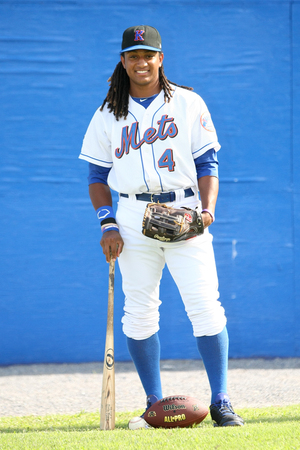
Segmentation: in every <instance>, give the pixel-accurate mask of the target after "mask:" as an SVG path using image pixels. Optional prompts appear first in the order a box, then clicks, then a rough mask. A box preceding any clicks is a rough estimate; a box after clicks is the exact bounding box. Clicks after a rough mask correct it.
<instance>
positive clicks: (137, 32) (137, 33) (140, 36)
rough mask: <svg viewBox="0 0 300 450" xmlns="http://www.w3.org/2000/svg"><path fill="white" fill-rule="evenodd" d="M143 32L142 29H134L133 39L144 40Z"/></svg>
mask: <svg viewBox="0 0 300 450" xmlns="http://www.w3.org/2000/svg"><path fill="white" fill-rule="evenodd" d="M144 33H145V31H144V30H135V32H134V41H135V42H136V41H144V40H145V39H144V38H143V34H144Z"/></svg>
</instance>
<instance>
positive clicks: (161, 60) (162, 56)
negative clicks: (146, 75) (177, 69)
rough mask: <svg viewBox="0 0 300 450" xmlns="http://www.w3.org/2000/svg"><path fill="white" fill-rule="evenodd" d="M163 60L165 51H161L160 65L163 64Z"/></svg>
mask: <svg viewBox="0 0 300 450" xmlns="http://www.w3.org/2000/svg"><path fill="white" fill-rule="evenodd" d="M163 60H164V54H163V52H160V55H159V62H160V65H159V67H161V66H162V62H163Z"/></svg>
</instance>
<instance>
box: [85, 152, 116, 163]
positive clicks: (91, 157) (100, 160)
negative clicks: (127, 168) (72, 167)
mask: <svg viewBox="0 0 300 450" xmlns="http://www.w3.org/2000/svg"><path fill="white" fill-rule="evenodd" d="M80 155H82V156H84V157H86V158H89V159H93V160H94V161H99V162H102V163H104V164H112V163H113V162H112V161H103V160H102V159H97V158H93V156H90V155H85V154H84V153H80Z"/></svg>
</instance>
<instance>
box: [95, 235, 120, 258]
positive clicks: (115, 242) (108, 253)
mask: <svg viewBox="0 0 300 450" xmlns="http://www.w3.org/2000/svg"><path fill="white" fill-rule="evenodd" d="M100 245H101V247H102V250H103V253H104V255H105V257H106V262H108V263H109V262H110V260H111V259H112V260H113V261H116V259H117V258H118V257H119V256H120V254H121V252H122V250H123V246H124V241H123V239H122V237H121V235H120V233H119V232H118V231H116V230H112V231H107V232H106V233H103V235H102V239H101V241H100Z"/></svg>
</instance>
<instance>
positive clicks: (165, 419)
mask: <svg viewBox="0 0 300 450" xmlns="http://www.w3.org/2000/svg"><path fill="white" fill-rule="evenodd" d="M207 414H208V408H207V406H205V405H204V404H203V403H201V402H200V401H199V400H198V399H196V398H193V397H189V396H187V395H172V396H170V397H164V398H162V399H161V400H158V401H157V402H156V403H154V404H153V405H152V406H151V407H150V408H149V409H147V411H146V412H145V415H144V419H145V420H146V422H147V423H148V424H149V425H151V427H154V428H175V427H180V428H184V427H191V426H193V425H196V424H198V423H200V422H202V420H204V419H205V417H206V416H207Z"/></svg>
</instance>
